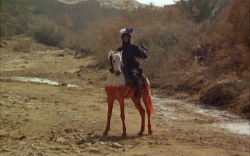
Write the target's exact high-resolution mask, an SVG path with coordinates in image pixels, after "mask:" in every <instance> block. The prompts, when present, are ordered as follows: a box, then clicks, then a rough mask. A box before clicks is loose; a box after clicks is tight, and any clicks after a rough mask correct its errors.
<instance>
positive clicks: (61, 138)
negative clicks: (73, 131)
mask: <svg viewBox="0 0 250 156" xmlns="http://www.w3.org/2000/svg"><path fill="white" fill-rule="evenodd" d="M66 141H67V140H66V139H65V138H64V137H60V138H57V139H56V142H61V143H64V142H66Z"/></svg>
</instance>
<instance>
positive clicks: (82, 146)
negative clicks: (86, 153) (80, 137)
mask: <svg viewBox="0 0 250 156" xmlns="http://www.w3.org/2000/svg"><path fill="white" fill-rule="evenodd" d="M78 148H80V149H85V148H86V146H85V145H84V144H81V145H79V146H78Z"/></svg>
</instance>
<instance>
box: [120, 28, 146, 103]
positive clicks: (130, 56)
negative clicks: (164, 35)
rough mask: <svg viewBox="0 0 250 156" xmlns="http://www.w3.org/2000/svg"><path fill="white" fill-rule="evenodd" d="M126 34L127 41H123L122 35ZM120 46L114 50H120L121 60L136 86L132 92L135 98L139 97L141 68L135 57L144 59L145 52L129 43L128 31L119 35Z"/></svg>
mask: <svg viewBox="0 0 250 156" xmlns="http://www.w3.org/2000/svg"><path fill="white" fill-rule="evenodd" d="M125 36H128V41H127V42H124V40H123V37H125ZM121 38H122V46H121V47H119V48H118V49H117V50H116V51H122V61H123V64H124V67H125V69H124V70H127V72H128V75H129V77H130V79H131V80H132V81H133V83H134V85H135V86H136V91H135V93H134V97H135V98H140V97H141V93H140V87H141V82H140V77H141V75H142V69H141V67H140V62H139V61H138V60H136V57H138V58H142V59H145V58H147V54H146V53H145V52H144V51H141V50H139V48H138V46H136V45H133V44H130V38H131V35H130V34H129V33H124V34H122V36H121Z"/></svg>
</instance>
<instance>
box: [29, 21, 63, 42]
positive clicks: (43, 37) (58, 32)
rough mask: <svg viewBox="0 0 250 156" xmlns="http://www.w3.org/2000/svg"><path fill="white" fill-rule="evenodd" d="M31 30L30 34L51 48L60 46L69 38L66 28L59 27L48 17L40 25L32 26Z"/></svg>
mask: <svg viewBox="0 0 250 156" xmlns="http://www.w3.org/2000/svg"><path fill="white" fill-rule="evenodd" d="M30 29H31V30H30V32H29V34H32V35H33V36H34V38H35V39H37V40H38V41H39V42H41V43H44V44H47V45H50V46H59V45H60V44H61V43H63V42H64V41H65V39H66V38H67V36H68V33H67V30H66V29H65V28H63V27H61V26H58V25H57V24H56V23H54V22H53V21H50V20H48V18H46V17H44V18H43V19H42V20H41V21H39V23H36V24H33V25H31V26H30Z"/></svg>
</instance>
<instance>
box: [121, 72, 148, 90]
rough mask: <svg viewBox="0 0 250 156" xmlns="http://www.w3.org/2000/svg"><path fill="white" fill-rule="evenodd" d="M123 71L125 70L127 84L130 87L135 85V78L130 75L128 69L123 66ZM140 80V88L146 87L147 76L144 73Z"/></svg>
mask: <svg viewBox="0 0 250 156" xmlns="http://www.w3.org/2000/svg"><path fill="white" fill-rule="evenodd" d="M122 72H123V74H124V77H125V80H126V85H127V86H129V87H135V84H134V82H133V80H132V79H131V78H130V76H129V72H128V69H127V68H125V67H123V68H122ZM141 73H142V72H141ZM139 81H140V84H141V86H140V88H146V85H147V78H146V76H145V75H144V74H143V73H142V74H140V75H139Z"/></svg>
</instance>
